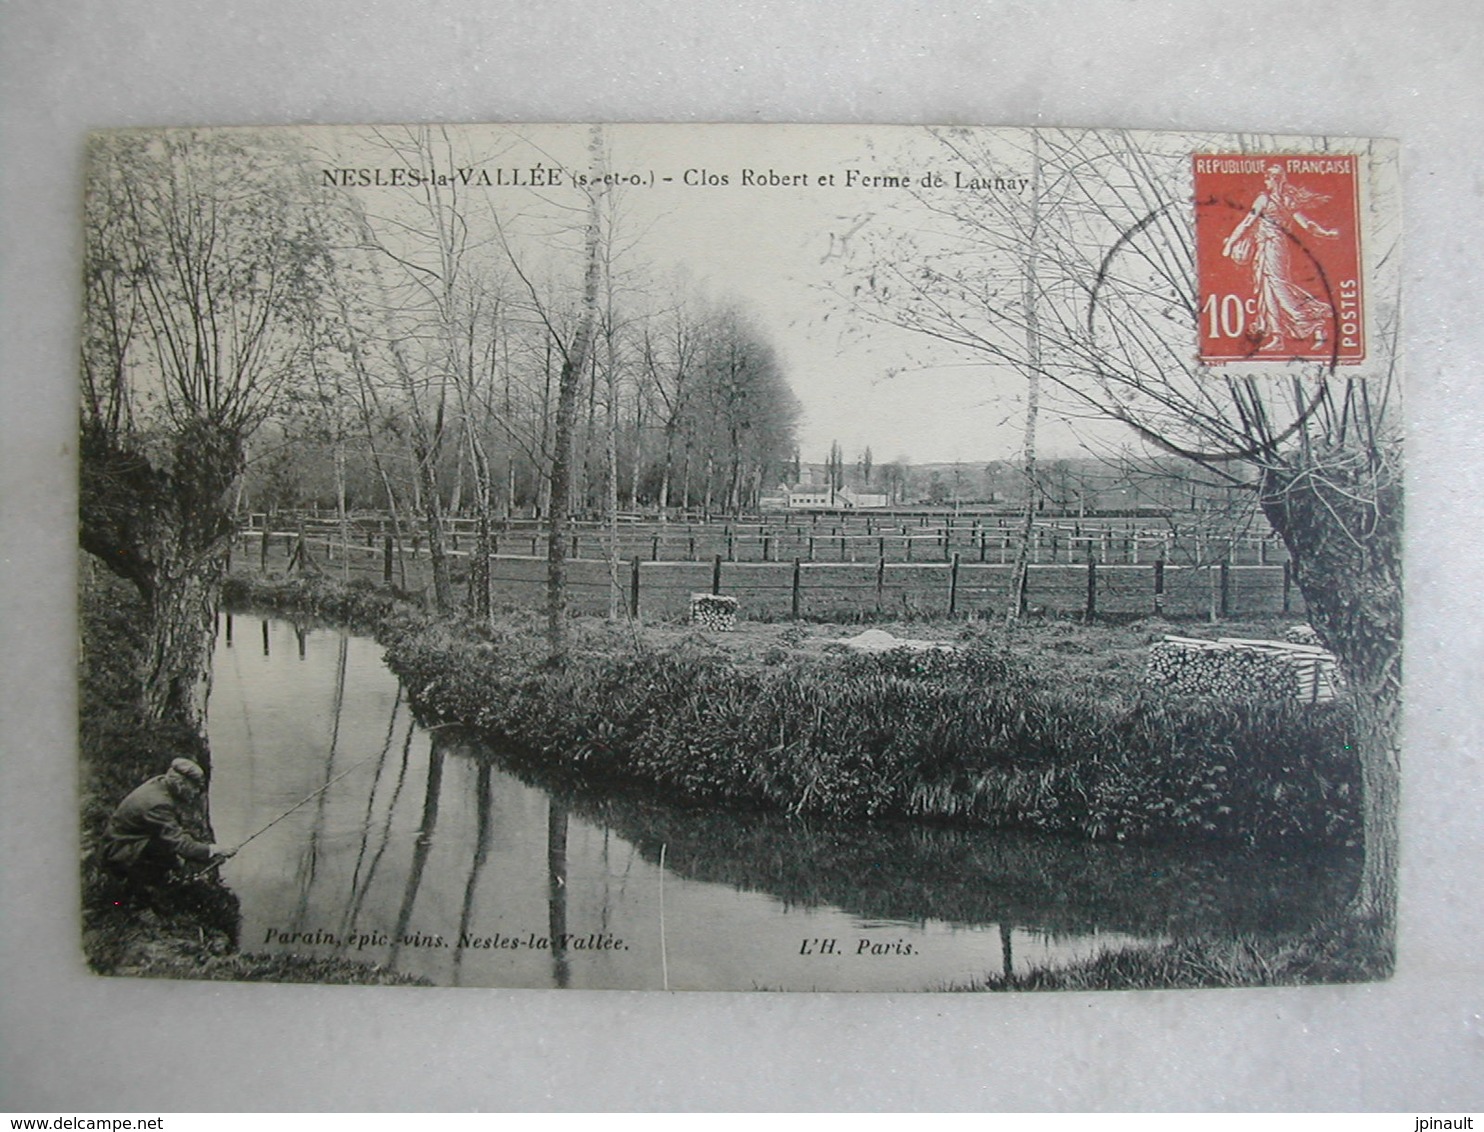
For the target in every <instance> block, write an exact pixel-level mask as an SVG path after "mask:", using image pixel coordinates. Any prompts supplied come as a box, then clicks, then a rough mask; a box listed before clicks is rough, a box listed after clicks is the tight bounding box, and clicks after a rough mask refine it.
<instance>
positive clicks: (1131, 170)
mask: <svg viewBox="0 0 1484 1132" xmlns="http://www.w3.org/2000/svg"><path fill="white" fill-rule="evenodd" d="M936 136H937V139H938V141H939V143H940V144H941V146H942V147H943V152H944V153H945V155H947V156H948V157H949V158H950V159H951V160H953V161H954V162H956V163H958V164H959V165H960V166H961V167H963V168H967V169H971V170H974V171H976V172H980V173H983V174H985V175H986V176H1000V175H1004V174H1005V173H1006V171H1007V168H1013V167H1014V166H1016V165H1017V164H1018V165H1019V167H1020V168H1021V169H1023V170H1027V171H1029V173H1030V176H1029V177H1026V180H1027V182H1028V183H1030V184H1033V185H1035V186H1036V191H1034V192H1033V193H1032V195H1031V196H1030V197H1029V198H1028V199H1022V198H1021V197H1020V196H1018V195H1016V194H1013V193H1012V194H988V195H983V194H979V195H972V196H966V194H954V195H951V196H949V195H945V194H937V195H931V194H924V195H923V196H922V197H921V198H920V200H919V202H918V203H919V205H920V206H921V209H922V210H923V212H924V213H925V214H926V216H927V217H928V218H929V222H928V223H927V224H926V225H922V224H919V225H918V226H917V227H916V229H915V231H914V232H913V233H912V234H911V235H910V236H909V235H894V236H890V237H882V238H880V239H878V241H877V242H876V244H875V245H874V247H873V248H872V258H871V263H870V266H869V267H868V268H865V269H860V270H858V272H857V276H859V275H860V274H861V272H862V271H864V272H865V275H866V277H865V278H864V280H860V281H859V282H858V284H857V288H856V290H855V292H854V295H855V298H856V300H857V301H858V302H860V303H861V304H862V309H864V310H865V311H866V312H867V313H870V314H873V315H874V316H876V317H878V318H883V319H886V320H888V321H891V322H893V323H896V324H898V325H903V326H906V327H909V328H910V329H913V330H916V331H919V332H921V333H923V334H926V335H930V336H932V337H933V338H935V339H937V340H939V341H941V342H947V343H951V344H953V345H955V346H957V347H960V348H962V349H963V350H965V351H966V352H968V353H970V354H972V355H976V356H978V357H980V358H981V359H983V360H984V362H985V363H986V364H987V365H990V366H999V367H1008V368H1009V369H1010V370H1012V371H1013V372H1016V373H1019V374H1021V375H1023V376H1026V377H1028V378H1031V377H1033V378H1034V379H1035V380H1034V381H1033V382H1032V386H1033V387H1034V385H1036V384H1040V383H1045V384H1046V385H1048V386H1050V387H1052V388H1054V389H1055V390H1057V392H1058V394H1059V396H1060V402H1061V404H1060V407H1061V409H1062V410H1063V411H1064V412H1071V413H1080V414H1085V415H1088V416H1092V417H1099V418H1103V419H1107V418H1112V419H1115V420H1117V421H1121V422H1123V423H1124V424H1125V425H1127V426H1128V427H1129V429H1130V430H1131V431H1132V432H1133V434H1134V435H1135V436H1137V437H1138V438H1139V439H1140V440H1142V441H1143V442H1144V443H1146V444H1147V445H1148V446H1150V447H1151V448H1152V449H1153V450H1155V451H1157V452H1160V453H1163V454H1166V455H1173V456H1175V457H1178V458H1179V459H1180V460H1183V461H1185V462H1186V463H1187V464H1188V465H1190V466H1191V467H1193V468H1198V469H1200V470H1201V471H1202V473H1203V474H1206V475H1209V476H1212V477H1215V478H1217V479H1219V480H1221V481H1223V482H1225V483H1226V484H1228V485H1229V486H1230V488H1231V489H1232V490H1233V492H1238V493H1240V492H1251V493H1255V495H1256V498H1257V503H1258V505H1259V506H1260V508H1261V510H1262V512H1263V514H1264V515H1266V517H1267V519H1268V521H1269V522H1270V523H1271V525H1272V527H1273V529H1274V530H1275V531H1276V532H1277V534H1278V535H1279V536H1280V537H1281V538H1282V539H1283V541H1284V543H1285V545H1286V546H1287V548H1288V551H1289V553H1290V555H1291V557H1292V559H1293V562H1294V565H1295V567H1296V571H1297V579H1298V585H1299V588H1300V590H1301V592H1302V593H1303V595H1304V598H1305V602H1306V605H1307V607H1308V610H1309V615H1310V618H1311V620H1312V622H1313V624H1314V626H1315V628H1316V629H1317V630H1318V632H1319V634H1320V636H1321V638H1322V639H1323V640H1324V641H1325V643H1326V644H1327V645H1328V646H1329V647H1330V648H1331V649H1333V650H1334V652H1335V653H1336V655H1337V656H1338V657H1339V659H1340V661H1341V664H1342V665H1343V667H1344V670H1345V673H1346V675H1347V677H1348V678H1349V680H1350V683H1351V685H1352V687H1353V689H1354V692H1355V695H1354V702H1355V705H1356V708H1357V711H1358V712H1359V713H1360V716H1361V719H1362V721H1363V724H1364V732H1365V733H1364V735H1363V736H1362V739H1361V744H1360V748H1361V749H1360V766H1361V775H1362V782H1363V789H1364V793H1365V801H1364V822H1365V853H1366V861H1365V868H1364V872H1363V880H1362V884H1361V887H1360V890H1359V892H1358V893H1357V898H1356V904H1357V908H1358V909H1359V910H1360V911H1361V912H1362V913H1363V914H1365V915H1367V916H1373V917H1375V918H1376V919H1377V920H1378V921H1379V922H1382V923H1384V924H1388V925H1389V924H1390V922H1391V920H1392V916H1393V914H1394V904H1395V887H1394V884H1395V879H1394V878H1395V825H1394V823H1395V814H1396V800H1397V777H1398V772H1397V765H1398V764H1397V752H1396V745H1395V735H1396V722H1397V717H1398V711H1399V692H1400V686H1401V624H1402V606H1401V537H1400V536H1401V514H1402V493H1401V488H1402V479H1401V469H1402V461H1401V437H1400V424H1399V412H1398V410H1399V401H1400V397H1399V392H1398V389H1397V384H1396V380H1395V371H1394V358H1395V351H1394V335H1395V328H1396V309H1395V299H1394V295H1395V290H1396V289H1395V286H1394V281H1395V270H1396V267H1395V261H1396V239H1397V233H1396V231H1395V229H1394V228H1393V227H1391V226H1389V221H1388V218H1389V217H1391V216H1394V215H1395V209H1394V208H1392V207H1391V204H1392V203H1393V202H1392V201H1391V200H1390V199H1388V198H1389V197H1390V196H1391V194H1392V193H1393V192H1394V188H1393V187H1392V182H1391V181H1390V180H1389V179H1387V178H1385V177H1382V178H1380V179H1378V180H1376V181H1374V182H1373V184H1372V193H1371V199H1372V205H1373V206H1372V221H1373V223H1372V229H1371V231H1370V232H1369V238H1370V249H1369V255H1370V259H1371V262H1372V264H1374V265H1377V266H1378V270H1380V271H1383V272H1385V273H1387V274H1388V276H1389V277H1390V278H1391V280H1392V284H1390V285H1387V286H1382V287H1377V288H1374V289H1373V292H1372V294H1373V301H1372V303H1371V308H1370V316H1371V318H1372V319H1373V321H1374V323H1375V325H1376V326H1377V327H1378V328H1379V333H1378V334H1377V336H1376V337H1377V340H1378V341H1380V342H1382V343H1383V349H1382V353H1383V355H1384V356H1383V357H1382V358H1381V359H1380V361H1379V363H1373V366H1372V371H1371V374H1370V376H1367V377H1360V378H1357V377H1350V376H1347V374H1346V371H1344V370H1343V369H1340V368H1337V367H1333V366H1324V365H1319V364H1314V365H1309V366H1307V367H1293V368H1292V371H1291V372H1285V373H1283V374H1275V375H1274V376H1271V377H1262V378H1258V377H1252V376H1238V375H1232V376H1227V375H1226V374H1224V373H1223V372H1221V371H1213V370H1212V369H1210V368H1209V367H1206V366H1202V365H1200V364H1199V363H1198V362H1197V361H1196V359H1195V358H1194V350H1193V345H1194V336H1195V330H1194V328H1195V325H1196V320H1197V316H1198V312H1197V310H1196V280H1195V257H1194V246H1193V245H1194V237H1193V224H1192V222H1191V219H1190V210H1191V202H1190V199H1189V197H1190V190H1189V155H1190V154H1191V153H1192V152H1195V151H1197V150H1199V149H1201V148H1207V147H1209V146H1210V140H1209V139H1200V140H1197V139H1182V138H1178V137H1173V136H1170V135H1160V136H1159V137H1155V136H1153V135H1134V134H1119V133H1114V132H1094V131H1087V132H1078V131H1029V132H1027V133H1026V134H1025V135H1023V137H1021V138H1020V139H1019V140H1018V141H1016V142H1015V143H1014V144H1013V146H1010V147H1007V145H1006V141H1005V137H1006V135H1004V134H1003V133H1000V134H998V135H991V134H988V133H984V132H979V131H972V130H944V131H938V132H937V134H936ZM1229 141H1230V145H1229V147H1228V148H1230V149H1233V150H1237V149H1240V150H1244V151H1250V152H1265V151H1268V152H1270V151H1271V149H1272V147H1273V145H1274V144H1275V143H1274V142H1273V141H1272V140H1271V139H1262V138H1253V137H1241V138H1233V139H1229ZM1223 144H1225V143H1223ZM1315 144H1323V143H1322V142H1316V143H1315ZM1381 156H1382V159H1383V164H1384V157H1385V155H1381ZM1019 176H1025V174H1024V173H1021V174H1019ZM1053 205H1054V208H1053ZM1053 220H1054V222H1052V221H1053ZM924 233H926V234H924ZM888 246H889V247H890V248H891V249H892V252H893V254H886V252H887V248H888ZM1388 296H1391V297H1389V298H1388ZM1028 399H1029V400H1031V402H1032V404H1034V399H1035V394H1034V392H1031V393H1030V396H1029V398H1028ZM1028 431H1029V429H1028ZM1030 460H1031V456H1030V455H1029V454H1027V461H1026V462H1027V464H1028V465H1029V463H1030Z"/></svg>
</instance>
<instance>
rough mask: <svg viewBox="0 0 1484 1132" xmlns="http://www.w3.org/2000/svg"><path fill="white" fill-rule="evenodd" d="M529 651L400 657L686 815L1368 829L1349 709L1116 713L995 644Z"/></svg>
mask: <svg viewBox="0 0 1484 1132" xmlns="http://www.w3.org/2000/svg"><path fill="white" fill-rule="evenodd" d="M537 652H538V650H535V649H533V648H532V647H531V645H530V639H529V638H526V640H525V641H519V640H505V641H488V640H486V641H476V640H472V639H470V638H469V637H468V636H467V635H463V634H459V633H456V632H447V631H443V632H435V631H429V630H413V631H409V632H405V633H400V634H394V635H393V636H392V639H391V647H390V650H389V654H388V660H389V663H390V664H391V666H392V668H393V670H394V671H396V672H397V674H398V675H399V676H400V677H401V678H402V679H403V681H404V683H405V684H406V685H407V687H408V688H409V689H410V691H411V694H412V697H413V700H414V702H415V703H417V704H418V705H419V707H420V708H421V709H422V710H423V711H425V712H426V713H428V714H429V715H431V716H434V717H436V718H438V719H441V720H451V721H458V722H460V723H464V724H468V725H470V726H472V727H476V728H478V729H480V730H483V731H486V732H488V733H490V734H492V735H494V736H496V737H498V738H500V739H502V740H504V741H506V742H507V743H509V744H513V745H514V746H515V747H516V748H517V749H518V750H519V751H520V752H521V753H522V756H523V757H524V758H526V759H529V760H533V761H535V762H537V763H539V764H540V765H541V766H542V767H543V768H544V769H546V770H548V771H551V770H556V771H558V772H559V773H569V774H574V775H580V776H581V778H582V779H583V780H584V781H587V782H594V781H601V780H604V779H609V780H615V781H618V780H626V781H640V782H645V783H648V784H651V785H653V786H655V787H658V788H660V789H661V790H662V791H663V792H664V793H665V794H667V795H669V796H672V797H677V798H681V799H687V800H691V801H695V802H707V803H730V804H736V805H745V806H760V807H766V808H770V809H774V808H776V809H783V810H786V811H791V812H808V813H819V814H826V815H830V816H834V817H847V818H851V817H873V816H910V817H916V818H927V819H952V820H960V821H967V822H972V823H975V824H994V825H1006V826H1018V827H1023V828H1030V829H1037V830H1043V831H1052V832H1059V833H1078V834H1082V835H1086V836H1092V837H1097V838H1114V839H1136V840H1153V839H1166V838H1182V837H1195V838H1211V839H1221V840H1233V841H1240V842H1245V843H1273V842H1283V841H1289V840H1294V839H1309V840H1317V841H1326V842H1336V843H1342V842H1345V841H1348V840H1351V839H1352V838H1353V837H1354V834H1355V822H1356V802H1357V798H1356V791H1357V789H1358V787H1357V783H1356V778H1355V768H1354V760H1353V758H1352V755H1351V747H1352V745H1353V734H1352V722H1351V715H1350V712H1349V711H1348V710H1347V709H1346V708H1345V707H1344V706H1342V705H1335V704H1330V705H1318V706H1308V707H1301V706H1298V705H1294V704H1284V703H1271V702H1268V703H1264V702H1251V703H1240V702H1230V703H1222V704H1209V703H1202V702H1195V701H1191V702H1179V701H1176V702H1170V701H1159V702H1139V703H1135V704H1133V705H1132V706H1128V705H1121V704H1117V703H1108V702H1105V701H1102V700H1099V699H1097V698H1095V697H1094V696H1093V695H1090V694H1085V693H1081V692H1079V691H1078V690H1077V689H1076V688H1058V687H1055V686H1054V685H1053V684H1050V683H1048V681H1046V680H1045V679H1044V677H1043V676H1040V675H1036V674H1032V673H1029V672H1027V671H1025V670H1024V669H1023V668H1020V667H1018V666H1017V665H1016V664H1014V663H1012V662H1011V660H1009V659H1008V658H1007V657H1006V656H1004V655H1002V654H1000V653H999V652H997V651H995V650H994V649H992V648H987V647H982V646H976V647H970V648H968V649H966V650H964V651H961V652H925V653H908V652H905V651H897V652H889V653H885V654H880V655H875V656H852V657H848V658H841V659H840V660H838V661H824V662H821V661H811V662H796V663H789V664H783V665H772V666H769V667H765V668H762V669H759V670H744V669H739V668H736V667H734V666H732V665H730V664H728V663H727V662H725V661H724V660H720V659H715V658H710V657H705V656H689V655H685V654H683V653H681V654H674V653H660V652H655V651H645V650H642V649H636V648H632V647H631V648H629V649H628V651H626V652H624V653H622V654H621V655H612V654H605V655H600V656H596V657H588V658H585V659H579V660H574V661H573V662H571V663H570V664H569V665H568V666H567V667H566V668H565V669H564V670H562V671H560V672H546V671H544V670H543V669H542V668H541V667H540V666H539V661H538V655H537Z"/></svg>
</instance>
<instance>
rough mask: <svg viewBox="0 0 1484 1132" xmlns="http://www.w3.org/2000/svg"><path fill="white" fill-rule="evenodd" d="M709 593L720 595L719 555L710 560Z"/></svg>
mask: <svg viewBox="0 0 1484 1132" xmlns="http://www.w3.org/2000/svg"><path fill="white" fill-rule="evenodd" d="M711 592H712V593H713V594H719V593H721V555H719V554H717V555H715V556H713V557H712V559H711Z"/></svg>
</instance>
